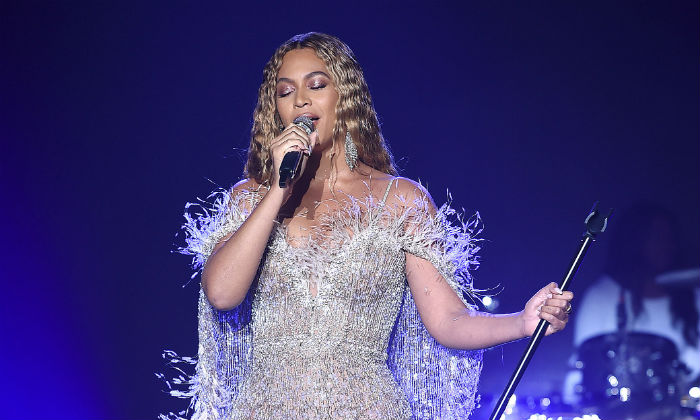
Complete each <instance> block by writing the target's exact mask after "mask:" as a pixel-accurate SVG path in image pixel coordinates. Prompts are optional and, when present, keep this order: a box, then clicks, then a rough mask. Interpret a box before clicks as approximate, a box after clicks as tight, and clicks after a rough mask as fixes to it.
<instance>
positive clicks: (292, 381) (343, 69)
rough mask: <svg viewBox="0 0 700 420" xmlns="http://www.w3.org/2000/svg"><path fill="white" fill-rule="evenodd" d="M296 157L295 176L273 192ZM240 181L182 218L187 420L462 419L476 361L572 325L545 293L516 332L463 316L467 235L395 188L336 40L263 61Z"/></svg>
mask: <svg viewBox="0 0 700 420" xmlns="http://www.w3.org/2000/svg"><path fill="white" fill-rule="evenodd" d="M301 116H305V117H308V118H310V119H311V121H312V122H313V127H312V129H310V130H309V132H310V133H309V132H307V131H306V130H305V129H304V127H303V124H295V123H294V121H295V120H296V119H297V118H298V117H301ZM294 151H300V152H302V153H303V155H304V158H303V161H302V167H301V169H300V171H301V175H300V176H299V177H298V178H297V179H295V180H293V181H292V182H291V183H290V184H288V185H287V186H286V187H284V188H283V187H280V182H279V181H280V180H279V167H280V163H281V161H282V159H283V157H284V156H285V155H286V154H287V153H289V152H294ZM245 176H246V178H247V179H245V180H243V181H241V182H239V183H238V184H236V185H235V186H234V187H233V189H231V190H230V191H225V192H221V193H219V194H218V195H217V198H216V199H215V200H214V201H215V202H214V204H213V208H211V209H207V211H205V212H202V213H199V214H196V215H190V214H189V213H188V214H187V215H186V216H187V220H188V222H187V224H186V225H185V228H186V230H187V232H188V239H187V246H186V247H185V248H184V249H183V252H185V253H187V254H190V255H193V256H194V262H195V267H196V268H197V269H199V268H202V269H203V270H202V280H201V286H202V287H201V292H200V301H199V343H200V344H199V354H198V361H197V366H196V374H195V375H194V376H193V377H192V378H191V380H190V381H189V384H190V388H189V392H187V393H186V396H191V397H193V399H192V405H191V408H192V409H193V410H194V414H193V416H192V418H194V419H331V418H333V419H336V418H337V419H393V420H396V419H415V418H420V419H423V418H426V419H427V418H430V419H433V418H441V419H449V418H466V417H468V415H469V413H471V411H472V410H473V408H474V400H475V395H476V385H477V382H478V376H479V372H480V370H481V352H480V351H479V350H477V349H483V348H487V347H491V346H495V345H498V344H501V343H506V342H509V341H513V340H517V339H520V338H523V337H527V336H529V335H531V334H532V332H533V331H534V329H535V326H536V325H537V323H538V322H539V320H540V319H545V320H547V321H549V322H550V323H551V326H550V328H549V330H548V333H553V332H555V331H558V330H561V329H562V328H564V326H565V325H566V323H567V321H568V311H569V310H570V309H571V306H570V304H569V302H570V300H571V299H572V297H573V295H572V294H571V293H570V292H563V293H562V292H561V291H560V290H559V289H558V288H557V285H556V284H554V283H550V284H549V285H547V286H545V287H543V288H542V289H541V290H539V291H538V292H537V293H536V294H535V295H534V296H533V297H532V298H531V299H530V300H529V301H528V302H527V303H526V305H525V308H524V310H523V311H521V312H518V313H515V314H508V315H492V314H486V313H480V312H478V311H476V310H474V308H473V307H472V306H470V305H469V304H468V303H467V301H466V300H465V296H469V295H471V294H473V290H472V283H471V277H470V274H469V271H468V270H469V269H470V268H474V267H473V266H474V264H476V263H477V260H476V256H475V253H476V250H477V246H476V244H475V241H476V240H477V239H476V238H475V235H476V233H477V232H476V231H477V230H478V223H479V221H478V218H476V217H474V218H472V219H469V220H467V221H466V222H464V223H460V222H457V223H453V222H450V221H449V220H448V218H450V216H452V215H453V214H454V211H453V210H451V209H450V208H449V207H448V206H446V205H445V206H443V207H442V208H440V209H437V208H436V207H435V205H434V204H433V201H432V199H431V198H430V196H429V195H428V193H427V191H425V189H424V188H423V187H422V186H420V185H419V184H417V183H415V182H413V181H411V180H408V179H405V178H400V177H397V176H396V169H395V168H394V165H393V162H392V157H391V154H390V153H389V151H388V150H387V147H386V145H385V143H384V140H383V137H382V135H381V132H380V129H379V124H378V122H377V116H376V114H375V111H374V108H373V106H372V101H371V98H370V94H369V89H368V87H367V84H366V82H365V80H364V76H363V73H362V70H361V68H360V66H359V64H358V63H357V61H356V60H355V57H354V55H353V53H352V51H351V50H350V48H348V46H347V45H345V44H344V43H343V42H341V41H340V40H338V39H337V38H334V37H332V36H329V35H325V34H320V33H308V34H304V35H297V36H295V37H293V38H291V39H290V40H289V41H287V42H285V43H284V44H282V45H281V46H280V47H279V48H278V49H277V51H275V53H274V54H273V55H272V58H271V59H270V61H269V62H268V63H267V65H266V66H265V69H264V71H263V82H262V85H261V86H260V90H259V95H258V103H257V106H256V108H255V112H254V122H253V128H252V135H251V143H250V148H249V150H248V162H247V164H246V167H245ZM452 219H454V218H452Z"/></svg>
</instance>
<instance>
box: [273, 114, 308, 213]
mask: <svg viewBox="0 0 700 420" xmlns="http://www.w3.org/2000/svg"><path fill="white" fill-rule="evenodd" d="M317 139H318V132H316V131H314V132H313V133H311V134H310V135H309V134H306V131H305V130H304V129H303V128H301V127H299V126H298V125H296V124H290V125H289V126H287V128H285V129H284V130H283V131H282V132H281V133H280V135H279V136H277V137H275V138H274V139H273V140H272V142H270V156H271V157H272V177H271V185H270V190H274V189H280V190H283V191H284V197H285V200H286V199H287V198H288V197H289V195H291V193H292V187H293V185H294V180H292V182H290V183H288V184H287V187H285V188H281V187H280V186H279V173H280V165H281V163H282V159H283V158H284V155H286V154H287V153H288V152H292V151H300V152H302V153H303V154H304V155H306V156H307V157H308V156H310V155H311V151H312V150H313V147H314V145H315V144H316V141H317ZM305 167H306V159H303V160H302V166H301V168H300V171H301V172H304V169H305ZM297 178H298V176H297Z"/></svg>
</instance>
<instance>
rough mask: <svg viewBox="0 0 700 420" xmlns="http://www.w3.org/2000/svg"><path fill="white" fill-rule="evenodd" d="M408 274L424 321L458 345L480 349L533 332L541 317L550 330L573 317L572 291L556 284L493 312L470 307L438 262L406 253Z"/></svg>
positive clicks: (437, 336)
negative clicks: (513, 308)
mask: <svg viewBox="0 0 700 420" xmlns="http://www.w3.org/2000/svg"><path fill="white" fill-rule="evenodd" d="M406 277H407V278H408V285H409V287H410V289H411V294H412V295H413V299H414V301H415V303H416V308H417V309H418V313H419V314H420V317H421V321H422V322H423V324H424V325H425V327H426V328H427V330H428V332H429V333H430V334H431V335H432V336H433V338H435V339H436V340H437V341H438V342H439V343H440V344H442V345H443V346H446V347H451V348H456V349H482V348H488V347H493V346H496V345H499V344H503V343H507V342H509V341H514V340H518V339H521V338H524V337H529V336H530V335H532V334H533V332H534V331H535V327H536V326H537V324H538V323H539V321H540V319H545V320H547V321H549V322H550V326H549V328H547V334H548V335H549V334H552V333H554V332H556V331H560V330H562V329H563V328H564V327H565V326H566V323H567V322H568V320H569V314H568V313H567V311H566V309H567V308H569V309H570V302H571V299H573V297H574V295H573V293H571V292H569V291H566V292H561V290H559V289H558V288H557V284H556V283H550V284H548V285H547V286H545V287H543V288H542V289H540V290H539V291H538V292H537V293H535V295H534V296H532V297H531V298H530V300H528V301H527V303H526V304H525V308H524V309H523V310H522V311H520V312H517V313H513V314H502V315H501V314H490V313H485V312H478V311H476V310H471V309H469V308H467V307H466V306H465V305H464V303H462V301H461V300H460V299H459V297H458V296H457V294H456V292H455V291H454V290H453V289H452V287H450V285H449V284H448V283H447V281H445V279H444V278H443V277H442V275H440V273H439V272H438V271H437V269H435V267H434V266H433V265H432V264H431V263H430V262H429V261H427V260H425V259H422V258H420V257H417V256H415V255H413V254H410V253H406Z"/></svg>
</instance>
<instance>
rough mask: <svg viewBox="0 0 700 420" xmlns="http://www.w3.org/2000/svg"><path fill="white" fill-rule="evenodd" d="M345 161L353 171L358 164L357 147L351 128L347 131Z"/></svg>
mask: <svg viewBox="0 0 700 420" xmlns="http://www.w3.org/2000/svg"><path fill="white" fill-rule="evenodd" d="M345 163H347V164H348V168H350V170H351V171H352V170H354V169H355V167H356V166H357V147H355V142H353V141H352V136H351V135H350V131H349V130H348V131H346V132H345Z"/></svg>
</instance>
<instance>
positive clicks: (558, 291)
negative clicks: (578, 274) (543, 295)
mask: <svg viewBox="0 0 700 420" xmlns="http://www.w3.org/2000/svg"><path fill="white" fill-rule="evenodd" d="M554 292H555V293H556V294H558V295H563V294H564V292H562V291H561V289H560V288H558V287H555V288H554Z"/></svg>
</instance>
